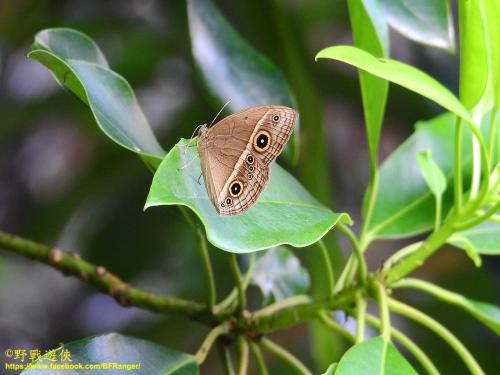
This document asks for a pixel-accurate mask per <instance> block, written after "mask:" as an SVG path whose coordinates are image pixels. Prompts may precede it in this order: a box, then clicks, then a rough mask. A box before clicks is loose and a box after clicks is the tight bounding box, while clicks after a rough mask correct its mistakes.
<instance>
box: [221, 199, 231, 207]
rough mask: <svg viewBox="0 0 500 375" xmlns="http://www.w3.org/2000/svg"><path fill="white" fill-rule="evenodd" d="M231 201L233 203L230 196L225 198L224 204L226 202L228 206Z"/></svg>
mask: <svg viewBox="0 0 500 375" xmlns="http://www.w3.org/2000/svg"><path fill="white" fill-rule="evenodd" d="M231 203H233V200H232V199H231V198H226V204H227V205H228V206H230V205H231ZM223 204H224V203H223Z"/></svg>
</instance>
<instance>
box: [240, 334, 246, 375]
mask: <svg viewBox="0 0 500 375" xmlns="http://www.w3.org/2000/svg"><path fill="white" fill-rule="evenodd" d="M238 351H239V352H240V364H239V366H238V375H246V373H247V371H248V343H247V341H246V340H245V337H243V336H241V335H240V336H239V337H238Z"/></svg>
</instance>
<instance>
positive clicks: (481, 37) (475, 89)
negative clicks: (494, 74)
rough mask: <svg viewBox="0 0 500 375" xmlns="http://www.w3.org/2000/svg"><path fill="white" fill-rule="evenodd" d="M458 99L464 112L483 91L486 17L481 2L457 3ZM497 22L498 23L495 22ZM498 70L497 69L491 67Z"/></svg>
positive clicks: (473, 104)
mask: <svg viewBox="0 0 500 375" xmlns="http://www.w3.org/2000/svg"><path fill="white" fill-rule="evenodd" d="M458 4H459V7H458V9H459V25H460V99H461V101H462V103H463V104H464V106H465V107H466V108H472V107H474V106H475V105H476V104H478V102H479V100H481V98H482V97H483V95H484V93H485V90H486V83H487V80H488V57H487V44H486V38H485V31H486V22H487V21H486V15H485V13H484V9H483V6H482V0H459V2H458ZM494 22H498V20H494ZM493 68H494V69H498V67H493Z"/></svg>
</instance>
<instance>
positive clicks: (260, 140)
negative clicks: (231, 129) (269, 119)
mask: <svg viewBox="0 0 500 375" xmlns="http://www.w3.org/2000/svg"><path fill="white" fill-rule="evenodd" d="M270 141H271V134H269V133H268V132H267V131H265V130H261V131H259V132H258V133H257V134H256V136H255V138H254V139H253V147H254V148H255V150H256V151H258V152H264V151H266V150H267V149H268V148H269V146H270V144H271V142H270Z"/></svg>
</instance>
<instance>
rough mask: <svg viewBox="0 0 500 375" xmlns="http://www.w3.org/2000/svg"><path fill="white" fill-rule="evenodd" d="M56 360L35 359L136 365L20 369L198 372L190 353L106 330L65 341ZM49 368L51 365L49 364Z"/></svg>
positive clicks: (147, 374)
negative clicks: (66, 354) (75, 339)
mask: <svg viewBox="0 0 500 375" xmlns="http://www.w3.org/2000/svg"><path fill="white" fill-rule="evenodd" d="M66 350H67V351H68V352H69V355H70V358H71V361H72V362H69V361H63V360H62V358H63V357H64V354H63V351H66ZM52 354H55V358H57V361H56V362H52V361H51V358H48V356H47V354H45V355H44V356H42V358H41V360H40V361H37V362H35V363H36V365H38V366H43V365H47V366H50V365H51V364H52V365H64V364H72V365H78V364H82V366H83V367H84V366H85V365H86V364H101V363H116V364H118V365H127V364H130V365H135V364H139V367H138V368H132V369H129V370H127V369H126V368H121V369H116V370H111V369H93V370H85V369H82V370H75V369H73V370H67V371H60V370H54V371H50V370H47V369H43V368H40V369H37V368H32V369H27V370H25V371H23V372H22V374H25V375H38V374H40V375H42V374H48V373H58V372H61V373H71V374H88V373H89V372H91V373H93V374H95V375H105V374H111V373H133V374H138V375H141V374H143V375H155V374H158V375H160V374H161V375H167V374H168V375H198V374H199V370H198V365H197V364H196V361H195V358H194V357H193V356H191V355H189V354H184V353H179V352H176V351H174V350H170V349H167V348H164V347H162V346H160V345H157V344H155V343H152V342H149V341H146V340H141V339H137V338H133V337H128V336H123V335H120V334H118V333H108V334H105V335H99V336H94V337H90V338H86V339H83V340H79V341H73V342H70V343H68V344H64V345H62V346H60V347H59V348H57V349H55V353H52ZM48 368H49V369H50V367H48Z"/></svg>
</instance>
